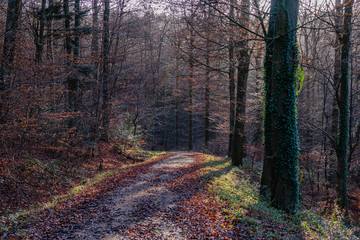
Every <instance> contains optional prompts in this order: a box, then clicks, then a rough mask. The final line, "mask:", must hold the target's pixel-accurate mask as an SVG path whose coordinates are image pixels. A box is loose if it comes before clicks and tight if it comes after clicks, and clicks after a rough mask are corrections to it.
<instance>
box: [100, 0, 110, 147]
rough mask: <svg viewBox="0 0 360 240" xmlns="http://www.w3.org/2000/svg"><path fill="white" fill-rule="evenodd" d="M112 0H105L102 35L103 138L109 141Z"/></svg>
mask: <svg viewBox="0 0 360 240" xmlns="http://www.w3.org/2000/svg"><path fill="white" fill-rule="evenodd" d="M109 20H110V0H104V20H103V34H102V76H101V79H102V127H103V133H102V138H104V139H105V140H107V139H108V130H109V124H110V99H109V81H110V67H109V54H110V27H109Z"/></svg>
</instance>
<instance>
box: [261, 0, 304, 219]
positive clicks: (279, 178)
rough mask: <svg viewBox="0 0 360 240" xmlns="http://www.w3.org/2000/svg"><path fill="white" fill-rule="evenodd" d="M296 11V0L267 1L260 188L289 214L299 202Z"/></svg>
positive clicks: (273, 204)
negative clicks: (263, 152) (263, 136)
mask: <svg viewBox="0 0 360 240" xmlns="http://www.w3.org/2000/svg"><path fill="white" fill-rule="evenodd" d="M298 10H299V1H298V0H272V1H271V12H270V20H269V30H268V35H267V38H266V56H265V63H264V68H265V93H266V98H265V101H266V103H265V158H264V171H263V175H262V181H261V184H262V185H261V189H262V190H263V191H264V189H269V188H270V190H271V204H272V206H274V207H276V208H278V209H281V210H284V211H285V212H287V213H291V214H293V213H296V212H297V209H298V202H299V201H298V197H299V183H298V134H297V116H296V115H297V113H296V89H295V86H296V84H295V82H296V79H295V71H296V68H297V60H296V59H297V49H296V26H297V16H298ZM269 173H271V174H270V176H269V175H268V174H269ZM262 193H264V192H262Z"/></svg>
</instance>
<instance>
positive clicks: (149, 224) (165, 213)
mask: <svg viewBox="0 0 360 240" xmlns="http://www.w3.org/2000/svg"><path fill="white" fill-rule="evenodd" d="M257 189H258V187H257V186H256V185H254V184H253V183H252V180H251V176H250V175H248V174H247V173H246V172H245V171H244V170H242V169H239V168H235V167H232V166H230V164H229V162H228V161H226V160H224V159H223V158H216V157H213V156H210V155H204V154H197V153H186V152H175V153H167V154H164V155H161V156H158V157H156V158H154V159H151V160H149V161H145V162H143V163H138V164H136V165H133V166H129V167H127V168H124V169H122V170H120V171H119V172H117V173H116V174H113V175H109V176H107V177H106V178H104V179H103V180H101V181H99V182H98V183H96V184H94V185H90V186H89V187H87V188H83V189H81V191H78V193H77V194H74V195H64V196H62V197H61V198H60V200H59V201H57V202H56V203H50V204H48V206H47V207H45V208H41V209H39V210H38V211H35V212H32V213H31V214H28V215H16V216H15V215H14V216H13V217H12V218H11V219H10V218H8V219H7V220H6V221H4V220H3V221H2V224H3V225H2V226H1V227H2V229H1V230H2V231H0V238H1V239H322V238H321V236H323V237H328V236H329V234H333V235H332V237H336V236H339V237H341V236H350V235H352V233H351V231H347V230H344V229H342V228H341V226H339V225H338V224H337V221H335V220H336V219H334V221H332V222H326V223H325V222H323V221H320V220H319V221H317V222H316V223H315V224H314V223H311V222H310V221H309V219H306V218H310V220H311V221H313V220H314V219H313V215H311V216H310V215H307V216H306V217H297V218H296V219H291V218H290V217H287V216H286V215H284V214H282V213H281V212H279V211H276V210H274V209H272V208H270V207H269V206H267V205H266V204H265V203H261V202H260V201H258V197H257V196H256V192H257ZM0 223H1V222H0ZM340 228H341V229H340ZM314 229H315V230H314ZM337 234H342V235H337ZM349 234H350V235H349ZM353 236H354V238H349V239H357V238H356V236H355V235H353ZM324 239H328V238H324ZM329 239H340V238H329ZM341 239H348V238H341Z"/></svg>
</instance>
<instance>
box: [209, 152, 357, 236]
mask: <svg viewBox="0 0 360 240" xmlns="http://www.w3.org/2000/svg"><path fill="white" fill-rule="evenodd" d="M251 174H254V173H251ZM202 175H203V176H207V177H209V178H210V179H211V181H210V183H209V184H208V186H207V190H208V191H209V192H210V193H212V194H213V196H214V198H215V199H216V200H217V201H218V202H219V203H220V204H221V205H222V206H223V207H222V208H223V212H224V214H225V217H226V218H230V219H231V220H233V223H234V224H241V226H242V227H248V228H249V229H250V230H251V232H252V234H253V237H254V238H259V239H299V237H298V236H299V234H301V236H302V238H303V239H359V238H358V237H357V236H355V234H354V232H355V230H356V229H355V228H348V227H346V226H344V224H343V223H342V222H343V221H342V216H341V214H340V212H339V211H336V210H335V211H334V213H333V214H332V215H331V216H330V217H329V216H323V215H321V214H320V213H319V212H317V211H316V210H301V211H300V213H299V214H297V215H295V216H288V215H286V214H284V213H283V212H281V211H278V210H276V209H274V208H272V207H271V206H270V205H269V203H268V202H265V201H262V200H261V199H260V196H259V184H258V183H255V182H253V181H252V180H251V175H250V173H249V171H246V170H244V169H242V168H238V167H233V166H231V165H230V161H229V160H223V159H221V158H218V157H214V156H211V155H206V165H205V167H204V168H203V171H202ZM269 226H270V227H269ZM284 236H285V237H284Z"/></svg>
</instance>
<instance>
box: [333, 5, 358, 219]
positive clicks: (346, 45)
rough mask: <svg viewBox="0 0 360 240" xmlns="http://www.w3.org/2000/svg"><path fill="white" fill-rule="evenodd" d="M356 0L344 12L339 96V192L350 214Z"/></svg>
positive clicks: (342, 204)
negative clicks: (349, 167)
mask: <svg viewBox="0 0 360 240" xmlns="http://www.w3.org/2000/svg"><path fill="white" fill-rule="evenodd" d="M353 5H354V0H347V1H346V3H345V12H344V31H343V35H342V38H341V40H342V41H341V46H342V47H341V77H340V96H339V110H340V111H339V127H338V129H339V135H338V141H337V149H336V150H337V151H336V154H337V158H338V164H337V174H336V180H337V194H338V204H339V206H340V208H342V209H343V210H344V211H345V215H346V216H347V215H348V207H349V198H348V193H347V177H348V158H347V157H348V148H349V119H350V108H349V105H350V77H351V76H350V74H349V72H350V48H351V42H350V39H351V31H352V26H351V24H352V23H351V21H352V9H353Z"/></svg>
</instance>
